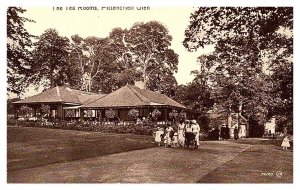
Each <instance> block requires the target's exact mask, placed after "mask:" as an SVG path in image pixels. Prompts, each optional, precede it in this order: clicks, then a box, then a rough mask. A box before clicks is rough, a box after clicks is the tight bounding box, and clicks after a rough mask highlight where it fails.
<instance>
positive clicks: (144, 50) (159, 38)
mask: <svg viewBox="0 0 300 190" xmlns="http://www.w3.org/2000/svg"><path fill="white" fill-rule="evenodd" d="M171 40H172V37H171V36H170V35H169V33H168V30H167V29H166V27H165V26H163V25H162V24H160V23H158V22H156V21H152V22H148V23H136V24H134V26H132V27H131V28H130V29H121V28H115V29H113V30H112V31H111V32H110V34H109V36H108V37H106V38H97V37H88V38H86V39H83V38H81V37H79V36H78V35H74V36H72V51H71V58H70V59H71V62H73V63H75V64H74V65H77V67H74V70H76V71H77V72H72V73H73V76H70V77H71V79H72V80H71V83H73V82H74V84H76V83H78V81H79V80H80V78H82V77H81V75H83V74H84V73H85V72H88V73H90V75H91V80H92V88H91V89H92V91H99V90H100V91H102V92H105V93H110V92H111V91H113V90H116V89H118V88H120V87H122V86H124V85H126V84H133V83H134V81H140V80H143V81H145V84H146V87H147V88H148V89H150V90H158V91H161V92H163V93H164V94H167V95H169V96H172V95H174V89H175V87H176V85H177V82H176V80H175V78H174V76H173V73H174V72H176V71H177V65H178V55H177V54H176V53H175V52H174V51H173V50H171V49H170V47H169V46H170V45H171ZM74 74H75V75H74ZM72 81H73V82H72Z"/></svg>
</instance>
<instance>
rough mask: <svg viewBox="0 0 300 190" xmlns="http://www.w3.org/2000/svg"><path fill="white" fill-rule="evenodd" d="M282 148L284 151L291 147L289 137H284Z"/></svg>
mask: <svg viewBox="0 0 300 190" xmlns="http://www.w3.org/2000/svg"><path fill="white" fill-rule="evenodd" d="M281 146H282V150H287V149H288V148H289V147H290V146H291V145H290V139H289V137H288V136H285V137H284V139H283V140H282V143H281Z"/></svg>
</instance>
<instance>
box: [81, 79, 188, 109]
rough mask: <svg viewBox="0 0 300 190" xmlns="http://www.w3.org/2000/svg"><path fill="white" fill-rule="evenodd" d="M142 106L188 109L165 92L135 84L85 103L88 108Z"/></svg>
mask: <svg viewBox="0 0 300 190" xmlns="http://www.w3.org/2000/svg"><path fill="white" fill-rule="evenodd" d="M141 106H153V107H155V106H169V107H178V108H183V109H186V107H185V106H183V105H182V104H180V103H178V102H176V101H174V100H172V99H171V98H169V97H167V96H166V95H164V94H161V93H158V92H154V91H150V90H145V89H140V88H138V87H136V86H133V85H126V86H124V87H122V88H120V89H118V90H116V91H114V92H112V93H110V94H108V95H106V96H104V97H103V98H98V99H97V100H95V101H93V102H90V103H87V104H84V105H83V106H82V107H86V108H111V107H141Z"/></svg>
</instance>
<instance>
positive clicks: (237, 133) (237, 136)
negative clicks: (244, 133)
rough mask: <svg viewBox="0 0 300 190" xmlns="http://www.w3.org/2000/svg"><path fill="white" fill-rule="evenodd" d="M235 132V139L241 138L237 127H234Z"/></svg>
mask: <svg viewBox="0 0 300 190" xmlns="http://www.w3.org/2000/svg"><path fill="white" fill-rule="evenodd" d="M233 133H234V139H235V140H238V138H239V129H238V128H237V127H235V128H234V131H233Z"/></svg>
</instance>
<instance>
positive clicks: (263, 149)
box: [198, 139, 293, 183]
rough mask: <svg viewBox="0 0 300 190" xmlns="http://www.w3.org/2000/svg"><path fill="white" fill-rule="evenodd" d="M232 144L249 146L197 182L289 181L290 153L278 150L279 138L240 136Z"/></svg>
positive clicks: (291, 179)
mask: <svg viewBox="0 0 300 190" xmlns="http://www.w3.org/2000/svg"><path fill="white" fill-rule="evenodd" d="M235 143H239V144H243V143H244V144H251V145H253V146H251V147H250V148H249V149H247V150H245V151H244V152H242V153H241V154H239V155H238V156H237V157H235V158H234V159H233V160H231V161H229V162H227V163H225V164H223V165H222V166H221V167H219V168H216V169H215V170H214V171H213V172H210V173H209V174H207V175H206V176H204V177H202V178H201V179H200V180H199V181H198V183H293V152H291V151H290V150H288V151H282V150H281V147H280V141H278V140H261V139H241V140H238V141H237V142H235Z"/></svg>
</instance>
